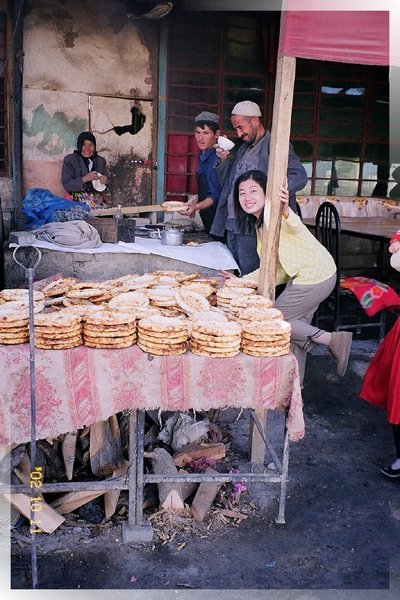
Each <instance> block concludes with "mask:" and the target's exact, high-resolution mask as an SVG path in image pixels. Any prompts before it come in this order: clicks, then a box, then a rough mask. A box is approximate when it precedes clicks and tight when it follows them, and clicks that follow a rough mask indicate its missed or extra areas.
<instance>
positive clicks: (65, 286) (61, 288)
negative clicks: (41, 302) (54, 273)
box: [41, 277, 76, 298]
mask: <svg viewBox="0 0 400 600" xmlns="http://www.w3.org/2000/svg"><path fill="white" fill-rule="evenodd" d="M74 283H76V279H75V278H74V277H61V278H60V279H56V281H52V282H51V283H49V284H48V285H46V286H45V287H44V288H43V289H42V290H41V291H42V292H43V294H44V295H45V297H46V298H52V297H53V296H63V295H64V294H66V293H67V292H68V290H69V289H70V287H71V286H72V285H73V284H74Z"/></svg>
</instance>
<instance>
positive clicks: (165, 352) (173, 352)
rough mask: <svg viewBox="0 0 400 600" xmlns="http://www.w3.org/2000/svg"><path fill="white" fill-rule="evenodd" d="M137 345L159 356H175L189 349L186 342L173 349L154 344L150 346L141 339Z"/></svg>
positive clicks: (144, 350)
mask: <svg viewBox="0 0 400 600" xmlns="http://www.w3.org/2000/svg"><path fill="white" fill-rule="evenodd" d="M137 345H138V347H139V348H140V349H141V350H142V351H143V352H147V353H148V354H155V355H157V356H175V355H178V354H185V352H186V350H187V348H186V344H182V346H176V347H174V348H173V349H165V348H160V347H153V346H152V347H149V346H147V345H145V344H143V343H140V342H139V341H138V343H137Z"/></svg>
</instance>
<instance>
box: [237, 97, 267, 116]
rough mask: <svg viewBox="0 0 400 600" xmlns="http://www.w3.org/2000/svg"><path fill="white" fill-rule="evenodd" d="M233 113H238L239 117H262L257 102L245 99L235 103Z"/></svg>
mask: <svg viewBox="0 0 400 600" xmlns="http://www.w3.org/2000/svg"><path fill="white" fill-rule="evenodd" d="M231 114H232V115H238V116H239V117H261V110H260V107H259V106H258V104H256V103H255V102H252V101H251V100H243V101H242V102H238V103H237V104H235V106H234V107H233V108H232V113H231Z"/></svg>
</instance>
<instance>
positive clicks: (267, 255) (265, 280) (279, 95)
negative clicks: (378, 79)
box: [249, 56, 296, 469]
mask: <svg viewBox="0 0 400 600" xmlns="http://www.w3.org/2000/svg"><path fill="white" fill-rule="evenodd" d="M295 73H296V59H295V58H294V57H291V56H282V57H280V58H278V65H277V74H276V83H275V98H274V112H273V115H272V127H271V145H270V153H269V164H268V173H267V175H268V181H267V191H266V202H265V208H264V224H263V227H262V234H261V256H260V275H259V283H258V292H259V294H261V295H262V296H266V297H267V298H269V299H270V300H271V301H272V302H274V301H275V280H276V263H277V257H278V247H279V232H280V228H281V213H282V207H281V202H280V200H279V198H278V192H279V188H280V187H281V186H282V185H283V183H284V181H285V178H286V173H287V162H288V152H289V138H290V124H291V118H292V105H293V89H294V78H295ZM256 413H257V417H258V419H259V421H260V423H261V424H262V427H263V428H264V432H265V427H266V418H267V411H266V410H265V409H258V410H257V411H256ZM253 425H254V423H253V420H251V422H250V432H249V436H250V444H249V450H250V452H249V455H250V460H251V462H252V464H253V468H254V469H257V468H258V467H257V466H256V465H262V466H263V464H264V457H265V445H264V441H263V439H262V437H261V435H260V433H259V431H258V429H257V428H256V427H254V426H253Z"/></svg>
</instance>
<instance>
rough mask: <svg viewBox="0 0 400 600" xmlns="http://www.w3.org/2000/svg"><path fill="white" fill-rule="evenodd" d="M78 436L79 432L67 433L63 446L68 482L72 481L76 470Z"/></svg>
mask: <svg viewBox="0 0 400 600" xmlns="http://www.w3.org/2000/svg"><path fill="white" fill-rule="evenodd" d="M77 434H78V432H77V431H70V432H69V433H66V434H65V436H64V439H63V441H62V445H61V450H62V455H63V460H64V465H65V473H66V475H67V479H68V481H71V479H72V474H73V470H74V460H75V451H76V438H77Z"/></svg>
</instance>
